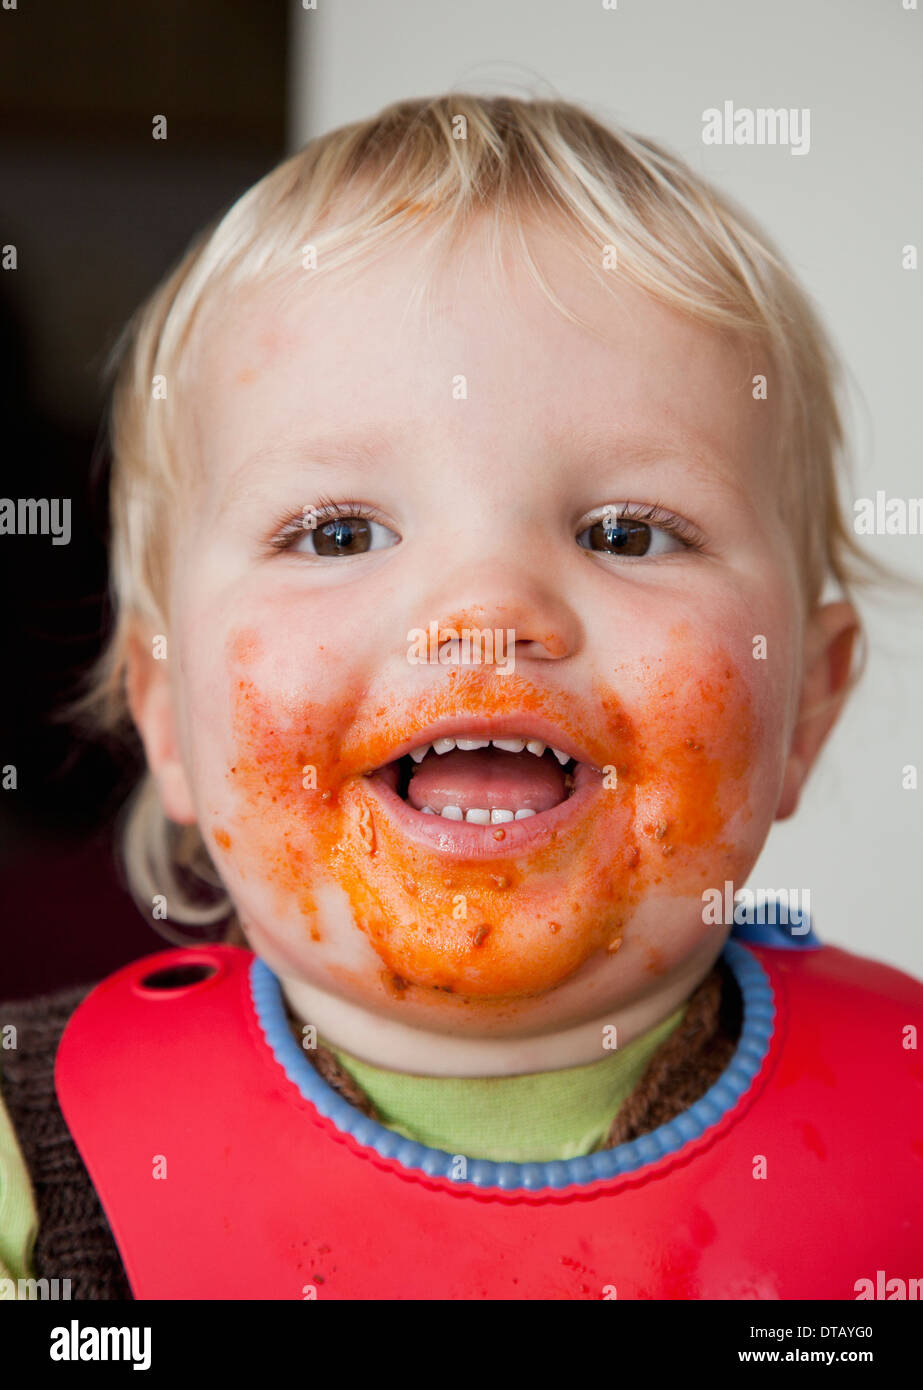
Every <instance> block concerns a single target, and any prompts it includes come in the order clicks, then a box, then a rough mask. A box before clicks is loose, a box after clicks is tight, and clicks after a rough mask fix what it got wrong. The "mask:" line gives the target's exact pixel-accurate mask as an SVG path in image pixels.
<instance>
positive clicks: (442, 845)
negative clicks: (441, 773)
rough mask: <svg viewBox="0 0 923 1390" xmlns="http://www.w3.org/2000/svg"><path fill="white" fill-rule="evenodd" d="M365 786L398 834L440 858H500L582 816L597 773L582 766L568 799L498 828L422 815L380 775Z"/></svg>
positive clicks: (533, 845) (539, 842)
mask: <svg viewBox="0 0 923 1390" xmlns="http://www.w3.org/2000/svg"><path fill="white" fill-rule="evenodd" d="M581 781H582V785H581ZM365 783H366V785H367V786H368V787H369V788H370V789H371V790H372V792H373V793H374V795H375V797H376V799H377V800H378V802H379V805H380V808H381V811H382V813H383V814H384V815H385V816H387V817H388V819H389V820H391V821H392V822H393V823H394V824H395V825H396V826H397V828H398V829H399V830H400V832H401V834H402V835H404V836H405V837H406V838H407V839H408V840H413V841H415V842H416V843H417V844H418V845H421V846H423V847H424V848H426V849H431V850H435V851H436V852H437V853H438V854H442V855H444V856H445V858H446V859H457V860H461V859H465V860H478V859H500V858H503V857H504V856H506V857H509V855H511V854H529V853H530V852H531V851H532V850H536V849H540V848H541V847H542V846H544V845H547V844H548V842H549V841H550V840H551V839H552V838H553V837H554V836H556V835H560V834H562V833H563V832H565V831H567V830H568V829H569V828H570V827H571V826H572V825H573V824H574V822H576V821H577V820H579V819H580V817H581V816H583V815H585V814H586V813H587V811H588V810H589V809H590V807H591V806H592V804H593V802H594V801H595V800H596V798H597V796H599V795H600V792H601V783H600V781H599V778H598V775H597V774H595V773H594V772H593V770H592V769H591V768H589V767H586V766H582V767H580V768H578V770H577V774H576V776H575V778H574V790H573V792H572V793H571V795H570V796H569V797H568V798H567V800H566V801H561V802H559V803H558V805H557V806H552V807H551V809H550V810H549V811H542V812H540V813H539V814H537V815H534V816H527V817H526V819H525V820H511V821H503V822H501V823H500V824H499V825H472V824H471V823H470V822H468V821H455V820H447V819H446V817H445V816H436V815H433V816H427V815H424V814H423V812H422V811H417V810H416V809H415V808H414V807H413V806H411V805H410V803H409V802H407V801H404V800H403V798H402V797H400V796H398V794H397V792H395V791H392V789H391V788H390V787H389V786H388V784H387V783H386V782H385V781H384V780H383V779H381V778H380V777H376V776H374V775H373V776H370V777H366V778H365ZM498 830H502V831H503V832H504V833H503V837H502V839H499V838H497V835H496V832H497V831H498Z"/></svg>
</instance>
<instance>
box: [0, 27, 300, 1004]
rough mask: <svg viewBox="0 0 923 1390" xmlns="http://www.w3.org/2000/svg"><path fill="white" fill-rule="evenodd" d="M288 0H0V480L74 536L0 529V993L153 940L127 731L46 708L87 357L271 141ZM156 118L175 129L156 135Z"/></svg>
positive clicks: (70, 639) (82, 610)
mask: <svg viewBox="0 0 923 1390" xmlns="http://www.w3.org/2000/svg"><path fill="white" fill-rule="evenodd" d="M287 9H288V7H287V5H286V3H285V0H260V3H259V4H256V3H252V0H195V3H192V4H190V3H189V0H186V3H182V0H157V4H156V5H143V4H127V3H125V0H92V3H80V4H74V3H64V0H55V3H52V4H45V5H40V4H31V3H22V4H21V7H20V8H19V9H17V10H0V246H2V245H9V244H14V245H15V246H16V248H17V254H18V268H17V269H16V270H15V271H9V270H8V271H0V365H2V371H0V411H2V429H3V436H2V437H3V447H2V451H0V453H2V460H3V461H2V470H0V495H2V496H3V497H10V498H19V497H36V498H38V497H48V498H52V497H59V498H63V497H70V498H71V527H72V534H71V541H70V544H69V545H66V546H64V545H60V546H54V545H52V544H51V538H50V537H49V536H0V575H2V583H3V592H4V594H5V595H6V596H7V608H8V617H7V620H6V622H5V623H4V626H3V648H2V663H3V679H2V681H0V766H3V765H8V764H14V765H15V767H16V770H17V778H18V787H17V789H16V790H6V791H0V933H2V936H0V998H8V999H9V998H26V997H28V996H29V995H32V994H35V993H38V992H44V991H46V990H51V989H57V988H61V987H64V986H65V985H70V984H82V983H89V982H91V981H95V980H97V979H99V978H100V976H102V975H103V974H105V973H107V972H108V971H110V970H113V969H115V968H116V967H117V966H119V965H120V964H122V963H124V962H125V961H128V960H130V959H133V958H135V957H137V956H139V955H144V954H147V953H148V952H151V951H156V950H159V949H161V947H163V946H164V945H165V943H164V942H163V940H162V938H161V937H160V936H158V935H157V934H156V932H155V930H154V928H153V924H152V922H151V921H149V920H145V918H144V917H143V916H142V915H141V914H140V912H139V911H138V909H137V908H136V907H135V906H134V904H133V902H132V900H131V898H130V897H129V896H128V895H127V893H126V891H125V888H124V885H123V883H122V882H121V878H120V871H119V868H118V865H117V857H116V845H115V827H114V820H115V817H116V815H117V813H118V811H119V808H120V806H121V805H122V803H123V801H124V798H125V795H126V793H127V791H128V789H129V788H130V787H131V785H132V783H133V781H134V780H135V778H136V776H137V771H138V767H139V763H138V756H137V753H136V752H131V751H129V752H127V753H124V754H122V753H119V752H118V751H117V750H115V749H111V748H106V747H104V746H101V745H98V744H94V743H90V742H88V741H87V740H86V739H85V738H84V737H82V736H80V735H79V734H76V733H75V732H74V730H72V729H70V728H68V727H66V726H62V725H61V724H59V723H56V722H55V719H54V715H55V711H56V710H58V709H60V707H61V705H62V704H63V703H64V702H65V701H67V700H68V699H69V698H70V697H71V696H72V695H74V694H75V693H76V691H77V687H78V683H79V679H80V676H81V674H82V673H83V671H85V669H86V667H87V665H88V664H89V663H90V662H91V661H92V659H93V658H94V657H95V655H96V654H97V653H98V651H99V648H100V645H101V642H102V638H103V635H104V633H105V631H106V625H107V623H108V620H109V613H108V609H107V606H106V602H105V597H104V596H105V592H106V584H107V577H106V551H105V541H106V535H105V532H106V515H105V513H106V486H107V462H108V460H107V451H106V449H105V443H104V439H103V437H102V430H101V426H102V422H103V417H104V411H105V404H106V402H105V397H104V394H103V387H102V383H101V372H102V367H103V364H104V362H105V360H106V357H107V355H108V352H109V350H110V349H111V347H112V345H113V344H114V342H115V340H116V339H117V337H118V334H119V332H120V330H121V328H122V327H123V325H124V323H125V321H126V320H127V319H128V318H129V317H130V315H131V314H132V312H133V311H134V309H135V308H136V307H137V306H138V304H139V303H140V302H141V301H142V300H143V299H144V297H145V296H146V295H147V294H148V293H149V292H150V290H151V289H153V288H154V286H155V285H156V284H157V282H158V281H159V280H160V279H161V278H162V276H163V275H164V273H165V272H166V271H167V270H168V269H169V267H170V266H171V265H172V264H173V263H174V262H175V261H176V260H177V258H178V257H179V256H180V255H181V253H182V251H183V250H184V249H185V247H186V245H187V243H188V242H189V240H190V239H191V237H192V236H193V235H194V233H195V232H196V231H197V230H198V229H199V228H200V227H201V226H203V225H204V224H205V223H207V222H209V221H211V220H212V219H213V218H214V217H215V216H216V215H217V214H218V213H219V212H221V211H223V210H224V209H225V208H226V207H228V206H230V204H231V203H232V202H233V201H234V200H235V199H236V198H237V197H239V195H240V194H241V193H242V192H244V190H245V189H246V188H247V187H249V185H250V184H251V183H253V182H254V180H256V179H257V178H259V177H260V176H261V175H262V174H264V173H266V172H268V170H269V169H270V168H271V167H272V165H273V164H275V163H276V161H277V160H278V159H279V158H280V157H281V156H282V155H283V154H284V153H285V113H286V104H287V91H286V16H287ZM158 115H163V116H165V117H166V118H167V123H168V124H167V129H168V138H167V139H166V140H154V139H153V138H152V129H153V124H152V123H153V119H154V117H155V116H158Z"/></svg>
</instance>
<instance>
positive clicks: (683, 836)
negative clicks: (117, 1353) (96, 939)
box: [0, 93, 923, 1299]
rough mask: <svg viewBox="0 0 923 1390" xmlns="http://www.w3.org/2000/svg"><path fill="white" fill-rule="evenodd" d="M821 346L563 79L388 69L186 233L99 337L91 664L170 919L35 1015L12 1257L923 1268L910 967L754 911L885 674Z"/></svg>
mask: <svg viewBox="0 0 923 1390" xmlns="http://www.w3.org/2000/svg"><path fill="white" fill-rule="evenodd" d="M836 373H837V368H836V363H835V359H834V357H833V354H832V352H831V349H830V347H829V345H828V342H827V339H826V337H825V334H824V332H823V329H822V328H821V326H820V325H819V323H818V321H817V319H816V317H815V315H814V312H813V311H812V309H811V307H810V306H809V304H808V302H807V300H806V298H805V295H804V293H803V292H802V291H801V290H800V289H799V288H798V286H797V285H796V284H795V282H794V280H793V277H792V275H791V273H790V272H789V270H788V269H787V268H786V266H785V265H784V263H783V262H782V260H781V259H780V257H779V255H778V253H777V252H776V251H775V250H774V249H773V248H772V247H771V246H770V245H769V244H768V242H767V241H766V238H765V237H764V236H763V235H762V234H761V233H760V232H759V231H758V230H757V229H756V228H755V227H754V226H753V224H752V223H751V222H750V221H749V220H748V218H747V217H746V216H745V215H744V214H742V213H741V212H740V211H739V210H737V209H736V208H734V207H733V206H732V205H731V204H730V203H729V202H728V200H727V199H725V198H723V197H721V196H719V194H717V193H716V192H715V191H714V190H713V189H711V188H710V187H708V186H707V185H706V184H705V183H704V182H703V181H702V180H701V179H700V178H698V177H697V176H695V175H694V174H693V173H692V172H691V171H690V170H689V169H688V168H686V167H685V166H684V165H683V164H682V163H681V162H680V161H678V160H677V159H675V158H673V157H671V156H670V155H668V154H667V153H665V152H664V151H663V150H661V149H659V148H658V147H657V146H656V145H654V144H652V143H651V142H650V141H647V140H642V139H639V138H636V137H634V136H632V135H629V134H627V133H624V132H618V133H616V132H613V131H611V130H609V129H606V128H604V127H603V126H602V125H600V124H599V123H598V122H597V121H596V120H595V119H593V118H592V117H591V116H590V115H588V114H587V113H586V112H584V111H582V110H581V109H579V108H577V107H576V106H573V105H569V104H567V103H564V102H557V101H534V102H529V101H520V100H516V99H512V98H505V97H502V98H500V97H498V98H480V97H475V96H470V95H464V94H454V93H453V94H449V95H446V96H443V97H439V98H436V99H432V100H418V101H406V102H400V103H397V104H395V105H393V106H391V107H389V108H387V109H386V110H384V111H383V112H381V113H380V114H379V115H378V116H376V117H375V118H373V119H370V120H367V121H362V122H358V123H356V124H354V125H351V126H348V127H345V128H343V129H340V130H337V131H334V132H332V133H331V134H328V135H325V136H323V137H322V138H320V139H317V140H314V141H312V142H310V143H309V144H308V145H307V146H306V147H305V148H304V149H303V150H301V151H299V152H298V153H297V154H295V155H294V156H292V157H291V158H289V159H287V160H286V161H285V162H284V163H282V164H281V165H280V166H279V167H278V168H277V169H275V170H273V171H272V172H271V173H270V174H268V175H267V176H266V178H264V179H263V180H262V181H261V182H260V183H258V184H257V185H256V186H255V187H253V188H252V189H250V190H249V192H247V193H246V194H245V195H244V196H243V197H242V198H241V199H240V200H239V201H238V202H237V203H236V204H235V205H234V207H232V208H231V210H230V211H229V212H228V213H227V214H226V216H224V217H223V219H222V220H220V222H218V224H217V225H216V226H215V227H213V228H210V229H208V231H207V232H206V233H205V234H204V235H203V236H202V237H201V238H199V239H198V241H197V242H196V243H195V244H194V245H193V246H192V248H191V249H190V250H189V251H188V253H187V254H186V256H185V257H184V258H183V260H182V261H181V263H180V264H179V266H178V267H177V268H176V269H175V270H174V271H173V273H172V274H171V275H170V276H169V278H168V279H167V280H166V281H165V282H164V283H163V284H162V285H161V286H160V287H159V288H158V289H157V290H156V292H155V293H154V295H153V296H152V297H151V299H150V300H149V302H148V303H147V304H146V305H145V306H143V308H142V309H141V310H140V311H139V313H138V315H137V316H136V317H135V319H134V320H133V322H132V324H131V325H130V331H129V332H128V333H127V335H126V336H125V338H124V341H123V343H122V345H121V350H120V352H119V354H118V376H117V380H116V383H115V390H114V395H113V402H112V413H111V436H112V445H113V477H112V519H113V540H112V576H113V591H114V594H115V597H116V600H117V621H116V624H115V628H114V632H113V635H112V638H111V642H110V644H109V647H108V650H107V652H106V654H105V656H104V659H103V663H102V665H101V667H100V668H99V670H98V671H97V673H96V677H95V683H94V688H93V692H92V697H91V700H90V704H91V706H92V709H93V710H94V711H95V713H96V715H97V718H98V719H99V721H100V722H101V723H102V724H103V725H104V726H105V727H106V728H108V729H119V728H124V727H127V726H128V717H129V715H130V720H131V721H132V722H133V724H134V726H135V727H136V729H137V731H138V733H139V734H140V737H141V739H142V740H143V744H144V750H145V753H146V759H147V767H148V772H147V775H146V778H145V781H144V783H143V785H142V786H141V787H139V788H138V790H137V792H136V794H135V796H134V798H133V801H132V804H131V809H130V814H129V816H128V819H127V822H126V830H125V852H126V860H127V864H128V868H129V873H130V877H131V882H132V885H133V889H134V892H135V895H136V897H137V899H138V901H139V904H140V905H141V906H142V908H143V910H144V911H145V912H146V913H149V914H152V916H153V918H154V920H155V924H156V925H157V927H158V930H161V931H162V932H163V933H164V934H165V935H167V936H168V939H169V940H171V941H172V942H174V943H176V949H173V950H170V951H168V952H165V953H160V954H156V955H154V956H153V957H148V958H146V959H145V960H142V961H136V962H134V963H132V964H131V965H129V966H126V967H125V968H124V969H122V970H120V971H118V972H117V973H116V974H115V975H113V976H111V977H110V978H109V979H107V980H106V981H103V982H102V983H101V984H99V985H97V986H96V987H95V988H94V989H93V990H92V991H90V992H89V993H88V992H87V991H86V990H79V991H69V992H66V993H65V994H62V995H57V996H50V997H46V998H43V999H40V1000H33V1001H29V1002H25V1003H12V1002H11V1003H7V1004H4V1005H2V1006H0V1025H5V1026H8V1025H10V1024H12V1025H14V1026H15V1028H16V1037H17V1043H16V1046H15V1048H13V1049H10V1050H7V1051H4V1052H3V1053H0V1059H2V1067H3V1076H2V1095H3V1100H4V1101H5V1105H6V1111H5V1115H4V1121H3V1127H0V1163H2V1165H3V1166H2V1168H0V1176H2V1181H3V1184H4V1187H3V1189H2V1190H3V1191H5V1192H6V1194H7V1195H6V1208H5V1210H6V1212H7V1218H6V1226H5V1227H2V1228H0V1259H2V1261H3V1262H4V1266H5V1271H6V1275H7V1282H8V1284H10V1285H12V1284H13V1283H14V1281H15V1279H16V1278H18V1277H19V1276H20V1275H24V1276H29V1275H32V1274H34V1276H36V1277H38V1278H47V1279H49V1280H50V1279H52V1278H55V1277H58V1278H61V1279H63V1278H69V1279H71V1280H72V1285H73V1296H74V1297H82V1298H105V1297H117V1296H134V1297H138V1298H210V1297H214V1298H293V1299H302V1298H312V1297H319V1298H343V1299H354V1298H382V1299H384V1298H394V1297H398V1298H451V1299H483V1298H519V1299H542V1298H676V1299H727V1298H730V1299H745V1298H766V1299H772V1298H816V1297H832V1298H841V1299H853V1298H856V1297H865V1296H870V1297H874V1296H875V1293H874V1292H873V1293H870V1294H867V1293H866V1292H865V1291H864V1290H865V1284H864V1283H863V1281H866V1280H869V1279H870V1280H871V1281H874V1280H875V1278H876V1271H877V1270H879V1269H882V1268H884V1269H885V1271H886V1274H887V1277H888V1278H892V1277H893V1278H896V1279H898V1280H900V1279H904V1280H905V1281H906V1280H907V1279H908V1278H910V1277H912V1276H914V1275H916V1273H917V1272H918V1271H917V1269H916V1268H915V1267H913V1266H912V1257H913V1256H914V1254H916V1253H918V1252H919V1242H920V1229H919V1224H916V1225H914V1224H913V1223H912V1222H911V1221H910V1219H909V1217H908V1215H907V1212H906V1206H907V1200H908V1194H909V1193H910V1192H911V1191H912V1190H913V1187H912V1185H913V1183H914V1181H915V1179H914V1172H915V1170H914V1168H913V1163H914V1159H913V1152H912V1150H913V1144H914V1142H916V1143H917V1144H919V1142H920V1138H921V1136H920V1134H919V1124H918V1121H917V1120H916V1119H915V1118H914V1116H913V1112H912V1107H911V1105H909V1104H908V1101H909V1099H910V1095H911V1084H912V1083H911V1076H910V1063H911V1061H912V1053H911V1052H910V1051H909V1050H908V1046H907V1041H906V1029H907V1027H908V1026H910V1025H913V1024H914V1023H915V1021H916V1020H917V1018H918V1015H919V1010H920V1003H921V997H923V987H921V986H920V985H919V984H918V983H916V982H915V981H914V980H912V979H911V978H909V977H908V976H906V975H904V974H902V973H901V972H899V971H896V970H893V969H890V968H888V967H886V966H883V965H880V964H876V963H874V962H872V961H869V960H864V959H859V958H858V957H856V956H853V955H851V954H849V953H847V952H845V951H841V950H838V949H836V948H833V947H829V946H823V945H822V944H821V943H820V942H819V941H818V939H817V938H816V937H815V935H814V933H813V930H812V929H811V926H810V922H809V921H808V919H807V918H806V916H804V915H803V914H802V915H800V916H799V915H798V914H794V915H793V917H792V918H791V920H787V919H786V920H784V921H783V922H781V923H776V922H775V921H774V920H771V921H770V922H769V923H766V922H762V921H760V920H757V919H758V916H759V914H753V913H751V914H749V916H748V915H747V914H741V913H739V912H737V913H735V911H734V909H733V891H734V888H735V887H738V888H739V887H740V886H741V885H743V884H744V883H745V881H746V879H747V876H748V875H749V873H750V871H751V869H752V867H753V865H754V864H755V862H756V860H757V857H758V855H759V853H760V850H761V848H762V846H763V844H764V842H765V840H766V837H767V834H768V832H769V830H770V827H771V826H772V823H773V821H774V820H777V819H781V818H784V817H787V816H790V815H792V814H793V813H794V811H795V810H796V807H797V804H798V799H799V795H800V792H801V789H802V787H803V785H804V782H805V779H806V778H807V776H808V774H809V772H810V770H811V767H812V765H813V764H814V762H815V760H816V758H817V756H818V753H819V751H820V749H821V747H822V745H823V743H824V741H825V739H826V737H827V735H828V734H829V732H830V730H831V728H832V727H833V725H834V723H835V721H836V718H837V716H838V714H839V711H840V709H841V707H842V704H843V701H844V699H845V698H846V695H847V693H848V690H849V688H850V685H851V683H852V680H853V679H854V668H855V665H856V662H855V660H854V658H855V657H856V655H857V653H856V647H857V640H856V639H857V636H858V634H859V630H860V624H859V619H858V617H857V613H856V610H855V608H854V606H853V603H852V601H851V594H852V591H853V585H854V584H855V583H856V582H857V581H858V580H859V579H860V578H861V577H862V574H863V568H862V566H863V556H862V552H861V551H860V550H859V548H858V546H857V543H856V542H855V540H854V539H853V537H852V536H851V534H850V530H849V529H848V525H847V523H846V522H845V521H844V516H843V513H842V511H841V508H840V503H839V501H838V467H839V455H840V448H841V428H840V423H839V416H838V409H837V404H836V390H835V386H836ZM828 584H830V585H832V586H834V588H835V590H836V595H835V597H832V598H830V597H828V593H827V587H826V586H827V585H828ZM716 902H721V903H729V904H730V911H727V910H723V909H722V910H718V909H716V907H715V903H716ZM770 915H772V914H770ZM219 922H220V923H221V924H222V927H221V930H222V932H223V937H222V939H221V942H220V943H219V944H208V943H207V942H203V941H202V940H201V939H199V940H198V941H194V944H193V945H191V946H184V945H183V943H184V942H185V941H187V940H188V938H187V937H186V936H184V935H181V934H180V933H179V930H178V929H177V928H176V927H170V926H169V925H168V924H170V923H174V924H176V923H179V924H186V925H188V926H193V927H202V926H203V925H206V924H211V923H215V924H217V923H219ZM52 1078H53V1079H52ZM859 1116H861V1117H862V1122H861V1132H860V1130H859V1128H857V1123H858V1117H859ZM883 1172H886V1173H887V1174H888V1181H887V1182H886V1183H882V1182H881V1181H880V1175H881V1173H883ZM860 1199H861V1201H862V1203H863V1219H862V1221H860V1222H857V1221H855V1220H854V1219H852V1218H853V1216H854V1212H855V1208H856V1204H857V1202H859V1201H860ZM3 1210H4V1208H3V1207H0V1212H2V1211H3ZM2 1272H3V1270H2V1269H0V1273H2Z"/></svg>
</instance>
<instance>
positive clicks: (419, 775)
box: [370, 732, 598, 826]
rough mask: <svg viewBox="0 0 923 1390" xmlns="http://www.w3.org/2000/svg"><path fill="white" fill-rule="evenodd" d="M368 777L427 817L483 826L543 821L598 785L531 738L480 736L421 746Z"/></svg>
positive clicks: (577, 765)
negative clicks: (589, 784)
mask: <svg viewBox="0 0 923 1390" xmlns="http://www.w3.org/2000/svg"><path fill="white" fill-rule="evenodd" d="M370 775H371V777H372V778H373V779H374V780H377V781H380V782H381V783H383V784H384V785H385V786H387V787H388V788H389V789H390V790H391V791H392V792H393V793H395V795H396V796H398V797H399V798H400V799H401V801H403V802H404V803H405V804H406V806H407V807H409V808H410V809H411V810H413V811H416V812H418V813H419V814H420V815H422V816H435V817H440V818H441V819H442V820H444V821H465V822H467V823H468V824H469V825H480V826H496V825H503V824H506V823H509V822H510V821H522V820H530V819H531V818H532V817H537V816H541V815H543V814H545V813H546V812H547V811H551V810H554V809H555V808H556V807H558V806H560V805H562V803H564V802H566V801H568V800H569V799H570V798H571V797H572V796H573V795H574V793H575V791H576V790H579V789H580V787H581V786H582V785H585V784H586V782H587V780H589V779H592V780H597V778H598V774H597V773H596V772H595V769H593V768H592V767H591V766H590V765H589V764H588V763H583V762H580V761H579V760H578V759H577V758H575V757H573V756H572V755H571V754H570V753H569V752H568V751H567V750H565V749H562V748H557V747H554V746H553V745H550V744H546V743H545V742H544V741H543V740H542V739H539V738H536V737H534V736H532V735H531V734H526V733H522V734H515V733H503V734H502V735H498V736H496V737H488V736H486V734H485V733H483V732H482V733H472V734H464V733H456V734H454V735H446V736H443V737H439V738H436V739H434V740H432V741H430V742H421V743H419V744H417V745H416V746H415V747H412V748H410V749H409V751H408V752H407V753H405V754H404V755H403V756H401V757H398V758H395V759H394V760H393V761H392V762H389V763H385V764H384V766H383V767H380V768H378V769H376V771H375V772H374V773H372V774H370Z"/></svg>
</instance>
